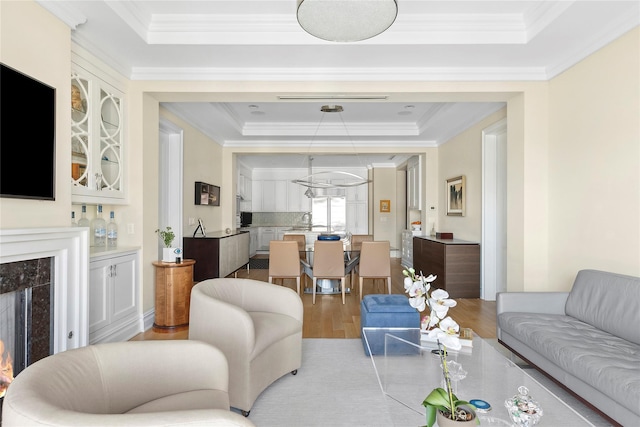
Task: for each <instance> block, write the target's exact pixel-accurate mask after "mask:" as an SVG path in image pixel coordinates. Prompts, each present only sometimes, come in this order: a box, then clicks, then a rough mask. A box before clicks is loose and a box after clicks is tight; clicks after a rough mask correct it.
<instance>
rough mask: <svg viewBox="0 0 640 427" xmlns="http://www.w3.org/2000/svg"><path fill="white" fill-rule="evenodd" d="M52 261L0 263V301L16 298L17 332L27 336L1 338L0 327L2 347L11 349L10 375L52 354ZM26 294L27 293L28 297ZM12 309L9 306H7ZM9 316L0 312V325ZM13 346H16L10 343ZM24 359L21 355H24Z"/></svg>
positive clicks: (51, 259) (0, 335) (0, 329)
mask: <svg viewBox="0 0 640 427" xmlns="http://www.w3.org/2000/svg"><path fill="white" fill-rule="evenodd" d="M52 261H53V258H51V257H48V258H40V259H32V260H27V261H18V262H10V263H6V264H0V298H2V297H3V295H4V296H6V295H9V294H13V295H15V296H17V297H16V298H15V300H16V305H17V306H14V312H15V313H16V315H15V323H16V324H15V328H11V329H15V330H16V331H21V330H26V331H27V334H26V336H25V335H24V334H19V335H21V337H19V339H16V338H18V337H16V336H15V334H14V336H3V333H4V330H3V329H4V328H2V327H0V339H2V341H3V342H4V343H5V348H7V347H12V348H13V350H14V353H17V354H14V355H12V358H13V362H14V363H13V373H14V375H16V374H18V373H19V372H20V371H21V370H22V369H24V367H26V366H27V365H28V364H31V363H34V362H36V361H38V360H40V359H42V358H44V357H47V356H48V355H50V354H52V351H53V348H52V336H53V329H52V326H53V319H52V313H53V310H52V307H51V303H52V295H53V283H51V269H52ZM27 294H30V296H29V297H27ZM7 309H11V307H7ZM11 317H12V316H5V313H0V322H2V323H5V319H7V318H11ZM13 343H15V345H14V344H13ZM22 350H24V354H23V355H22V356H23V357H16V356H20V353H23V351H22Z"/></svg>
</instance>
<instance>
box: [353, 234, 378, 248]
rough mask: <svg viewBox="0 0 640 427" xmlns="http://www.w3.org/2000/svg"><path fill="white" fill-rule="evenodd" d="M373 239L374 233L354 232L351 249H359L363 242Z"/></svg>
mask: <svg viewBox="0 0 640 427" xmlns="http://www.w3.org/2000/svg"><path fill="white" fill-rule="evenodd" d="M371 241H373V234H352V235H351V250H352V251H359V250H360V247H361V245H362V242H371Z"/></svg>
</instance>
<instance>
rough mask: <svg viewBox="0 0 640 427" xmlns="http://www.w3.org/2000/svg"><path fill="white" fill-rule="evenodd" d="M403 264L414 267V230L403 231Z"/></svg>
mask: <svg viewBox="0 0 640 427" xmlns="http://www.w3.org/2000/svg"><path fill="white" fill-rule="evenodd" d="M400 256H401V259H402V266H403V267H406V268H411V267H413V231H411V230H403V231H402V248H401V254H400Z"/></svg>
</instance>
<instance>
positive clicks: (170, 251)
mask: <svg viewBox="0 0 640 427" xmlns="http://www.w3.org/2000/svg"><path fill="white" fill-rule="evenodd" d="M156 233H157V234H158V236H160V239H162V243H163V244H164V248H162V261H164V262H176V258H180V255H181V254H182V250H181V249H180V248H174V247H173V246H171V245H172V244H173V239H175V238H176V235H175V233H174V232H173V231H172V230H171V227H169V226H167V227H166V228H165V229H164V230H160V229H157V230H156Z"/></svg>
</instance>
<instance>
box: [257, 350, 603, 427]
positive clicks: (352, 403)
mask: <svg viewBox="0 0 640 427" xmlns="http://www.w3.org/2000/svg"><path fill="white" fill-rule="evenodd" d="M487 341H488V342H490V343H491V344H492V345H494V347H496V348H497V349H498V350H499V351H500V352H501V353H502V354H504V355H505V356H506V357H509V352H508V351H507V350H506V349H505V348H504V347H502V346H501V345H500V344H498V343H497V340H495V339H494V340H487ZM527 372H528V373H529V375H531V376H532V377H534V378H535V379H536V380H537V381H538V382H540V383H541V384H542V385H544V386H545V387H546V388H547V389H549V391H551V392H552V393H554V394H555V395H556V396H558V397H559V398H560V399H562V400H564V401H565V402H567V403H569V404H570V405H572V406H573V407H574V409H576V410H579V411H581V413H582V414H583V416H584V417H585V418H587V419H588V420H589V421H590V422H591V423H593V424H594V426H597V427H605V426H610V425H611V424H609V423H608V422H607V421H605V420H604V419H603V418H602V417H600V416H599V415H598V414H596V413H595V412H593V411H591V410H590V409H589V408H587V407H586V406H584V405H583V404H582V403H580V402H579V401H578V400H577V399H575V398H574V397H573V396H571V395H570V394H569V393H567V392H566V391H564V390H563V389H562V388H560V387H558V386H557V385H555V384H554V383H553V382H552V381H551V380H549V379H547V378H546V377H545V376H544V375H542V374H540V373H539V372H538V371H536V370H535V369H527ZM388 404H389V402H388V401H387V399H385V397H383V395H382V392H381V390H380V386H379V384H378V380H377V378H376V374H375V371H374V369H373V365H372V363H371V359H370V358H369V357H367V356H365V354H364V351H363V348H362V342H361V340H360V339H327V338H316V339H311V338H305V339H303V341H302V367H301V368H300V369H299V370H298V374H297V375H291V374H288V375H285V376H283V377H282V378H280V379H279V380H278V381H276V382H274V383H273V384H272V385H271V386H269V387H268V388H267V389H266V390H265V391H264V392H262V394H261V395H260V396H259V397H258V399H257V400H256V402H255V404H254V406H253V408H252V409H251V413H250V414H249V419H250V420H251V421H252V422H253V423H254V424H256V426H258V427H313V426H318V427H320V426H322V427H340V426H349V427H353V426H366V427H390V426H402V427H405V426H406V427H417V426H419V425H421V424H419V423H415V424H413V423H408V422H405V421H404V420H398V419H393V420H392V419H391V418H390V415H389V412H388V409H387V405H388ZM392 404H393V402H392ZM407 414H408V412H407ZM411 419H412V420H413V419H414V418H413V417H411ZM542 422H544V418H543V420H542ZM552 427H560V426H552Z"/></svg>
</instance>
